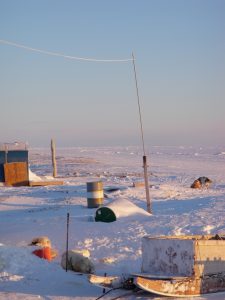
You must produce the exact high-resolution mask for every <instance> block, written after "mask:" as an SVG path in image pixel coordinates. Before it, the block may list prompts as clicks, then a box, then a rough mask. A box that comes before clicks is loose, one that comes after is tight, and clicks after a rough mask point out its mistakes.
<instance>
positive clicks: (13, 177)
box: [4, 162, 29, 186]
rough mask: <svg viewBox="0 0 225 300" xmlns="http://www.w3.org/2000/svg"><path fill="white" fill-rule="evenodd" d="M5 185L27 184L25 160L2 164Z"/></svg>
mask: <svg viewBox="0 0 225 300" xmlns="http://www.w3.org/2000/svg"><path fill="white" fill-rule="evenodd" d="M4 176H5V185H6V186H26V185H29V177H28V164H27V162H12V163H5V164H4Z"/></svg>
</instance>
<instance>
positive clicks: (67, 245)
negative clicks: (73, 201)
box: [66, 213, 70, 272]
mask: <svg viewBox="0 0 225 300" xmlns="http://www.w3.org/2000/svg"><path fill="white" fill-rule="evenodd" d="M69 222H70V214H69V213H67V224H66V272H67V270H68V251H69Z"/></svg>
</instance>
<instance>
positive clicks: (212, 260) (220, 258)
mask: <svg viewBox="0 0 225 300" xmlns="http://www.w3.org/2000/svg"><path fill="white" fill-rule="evenodd" d="M142 272H144V273H150V274H155V275H162V276H194V277H200V276H204V275H211V274H218V273H220V272H225V240H224V239H220V237H219V236H218V235H216V236H211V235H205V236H202V235H193V236H159V237H152V236H145V237H144V238H143V239H142Z"/></svg>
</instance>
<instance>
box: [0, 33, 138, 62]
mask: <svg viewBox="0 0 225 300" xmlns="http://www.w3.org/2000/svg"><path fill="white" fill-rule="evenodd" d="M0 43H2V44H6V45H10V46H14V47H17V48H22V49H26V50H29V51H33V52H38V53H43V54H47V55H51V56H59V57H63V58H66V59H71V60H83V61H92V62H128V61H132V60H133V58H127V59H96V58H88V57H77V56H71V55H65V54H62V53H57V52H51V51H46V50H41V49H37V48H32V47H28V46H25V45H22V44H18V43H14V42H10V41H7V40H1V39H0Z"/></svg>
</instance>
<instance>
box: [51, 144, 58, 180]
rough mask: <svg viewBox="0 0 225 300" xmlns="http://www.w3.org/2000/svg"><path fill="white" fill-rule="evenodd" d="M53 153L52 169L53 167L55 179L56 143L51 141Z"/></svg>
mask: <svg viewBox="0 0 225 300" xmlns="http://www.w3.org/2000/svg"><path fill="white" fill-rule="evenodd" d="M51 152H52V167H53V177H56V176H57V166H56V159H55V141H54V140H53V139H51Z"/></svg>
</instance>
